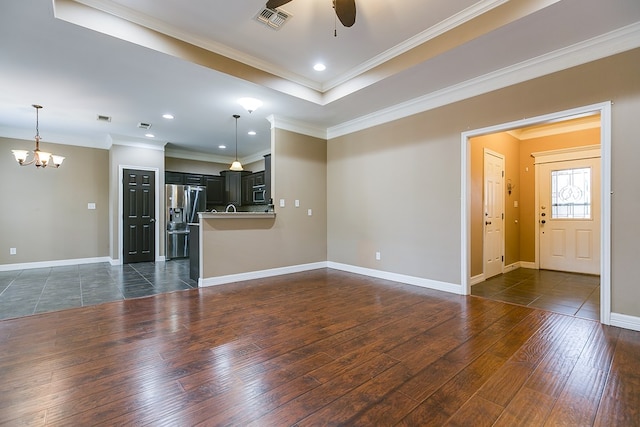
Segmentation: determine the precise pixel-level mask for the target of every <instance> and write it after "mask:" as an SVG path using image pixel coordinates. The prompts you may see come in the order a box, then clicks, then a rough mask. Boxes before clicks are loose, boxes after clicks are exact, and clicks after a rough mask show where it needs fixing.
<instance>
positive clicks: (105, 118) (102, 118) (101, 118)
mask: <svg viewBox="0 0 640 427" xmlns="http://www.w3.org/2000/svg"><path fill="white" fill-rule="evenodd" d="M98 121H99V122H108V123H111V117H109V116H103V115H101V114H98Z"/></svg>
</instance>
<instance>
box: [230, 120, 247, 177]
mask: <svg viewBox="0 0 640 427" xmlns="http://www.w3.org/2000/svg"><path fill="white" fill-rule="evenodd" d="M233 118H234V119H236V159H235V160H234V161H233V163H231V167H230V168H229V170H232V171H241V170H244V169H243V168H242V164H241V163H240V161H238V119H239V118H240V116H239V115H237V114H234V115H233Z"/></svg>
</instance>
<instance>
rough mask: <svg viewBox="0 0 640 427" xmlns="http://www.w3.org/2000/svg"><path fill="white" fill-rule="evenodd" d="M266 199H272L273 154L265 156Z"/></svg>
mask: <svg viewBox="0 0 640 427" xmlns="http://www.w3.org/2000/svg"><path fill="white" fill-rule="evenodd" d="M264 189H265V193H264V199H265V200H266V201H267V203H269V201H270V200H271V154H267V155H266V156H264Z"/></svg>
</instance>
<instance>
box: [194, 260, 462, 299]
mask: <svg viewBox="0 0 640 427" xmlns="http://www.w3.org/2000/svg"><path fill="white" fill-rule="evenodd" d="M319 268H333V269H335V270H342V271H347V272H350V273H355V274H362V275H364V276H369V277H375V278H378V279H386V280H391V281H394V282H400V283H406V284H408V285H414V286H421V287H423V288H429V289H435V290H438V291H444V292H450V293H454V294H461V292H462V286H460V285H456V284H453V283H447V282H440V281H437V280H430V279H423V278H420V277H413V276H407V275H404V274H396V273H389V272H387V271H380V270H373V269H370V268H362V267H356V266H353V265H348V264H340V263H336V262H316V263H311V264H301V265H292V266H288V267H281V268H272V269H269V270H260V271H250V272H247V273H239V274H229V275H226V276H218V277H207V278H205V279H202V278H200V279H199V280H198V287H201V288H202V287H208V286H217V285H224V284H227V283H233V282H240V281H244V280H253V279H263V278H265V277H273V276H281V275H284V274H291V273H299V272H303V271H309V270H316V269H319Z"/></svg>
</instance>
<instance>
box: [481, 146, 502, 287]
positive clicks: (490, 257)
mask: <svg viewBox="0 0 640 427" xmlns="http://www.w3.org/2000/svg"><path fill="white" fill-rule="evenodd" d="M483 177H484V178H483V179H484V194H483V215H484V218H483V219H484V233H483V236H484V240H483V259H484V266H483V270H484V271H483V273H484V278H485V279H488V278H490V277H493V276H496V275H498V274H501V273H502V271H503V267H504V227H503V223H504V185H503V184H504V156H503V155H502V154H499V153H496V152H493V151H491V150H488V149H486V148H485V149H484V172H483Z"/></svg>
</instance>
